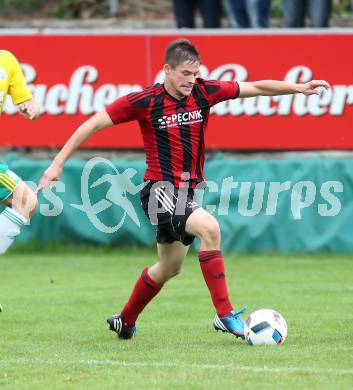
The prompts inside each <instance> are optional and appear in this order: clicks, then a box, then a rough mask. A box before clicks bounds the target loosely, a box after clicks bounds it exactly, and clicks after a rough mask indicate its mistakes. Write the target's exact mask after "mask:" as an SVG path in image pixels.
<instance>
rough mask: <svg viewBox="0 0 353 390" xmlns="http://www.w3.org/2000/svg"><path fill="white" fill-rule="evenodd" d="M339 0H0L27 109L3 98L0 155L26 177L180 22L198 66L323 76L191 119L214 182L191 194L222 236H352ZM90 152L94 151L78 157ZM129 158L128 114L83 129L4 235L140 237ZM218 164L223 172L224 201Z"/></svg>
mask: <svg viewBox="0 0 353 390" xmlns="http://www.w3.org/2000/svg"><path fill="white" fill-rule="evenodd" d="M352 3H353V2H352V1H349V0H334V1H330V0H311V1H310V0H303V1H301V0H272V1H270V0H223V1H216V0H213V1H208V0H198V1H196V0H195V1H183V0H174V1H171V0H151V1H148V2H147V1H141V0H100V1H93V0H85V1H81V0H61V1H51V0H46V1H43V0H21V1H19V0H0V48H2V49H6V50H10V51H12V52H13V53H14V54H15V55H16V57H17V58H18V59H19V61H20V62H21V64H22V67H23V71H24V74H25V76H26V80H27V82H28V84H29V86H30V88H31V90H32V92H33V94H34V97H35V98H36V100H37V101H38V103H39V104H40V106H41V110H42V115H41V117H40V118H39V119H38V120H37V121H35V122H26V121H24V120H23V119H22V118H21V117H20V116H19V114H18V113H17V110H16V108H15V107H14V106H13V104H12V102H11V100H10V99H8V100H7V102H6V107H5V112H4V115H3V116H2V118H1V123H0V126H1V133H2V135H1V141H0V147H1V158H2V160H4V161H6V162H7V163H8V165H9V166H10V168H11V169H12V170H14V171H15V172H16V173H17V174H19V175H20V176H21V177H22V178H23V179H24V180H26V181H27V182H29V183H30V185H31V186H32V187H33V188H35V186H36V184H37V182H38V180H39V178H40V176H41V175H42V173H43V171H44V170H45V168H46V167H47V166H48V164H49V163H50V160H51V159H52V158H53V157H54V156H55V154H56V153H57V151H58V150H59V148H60V147H61V146H62V145H63V144H64V143H65V141H66V140H67V138H68V137H69V136H70V134H72V132H73V131H74V130H75V129H76V127H77V126H78V125H79V124H80V123H82V121H84V120H86V119H87V118H88V117H89V116H90V115H92V114H93V113H95V112H98V111H100V110H102V109H104V107H105V105H107V104H109V103H111V102H113V101H114V100H115V99H117V98H119V97H120V96H123V95H125V94H127V93H130V92H133V91H139V90H141V89H142V88H144V87H145V86H147V85H151V84H153V83H155V82H162V81H163V75H162V73H161V69H162V66H163V61H164V50H165V47H166V45H167V44H168V43H169V42H170V41H171V40H173V39H175V38H178V37H187V38H188V39H190V40H191V41H192V42H194V43H195V44H196V45H197V46H198V48H199V50H200V52H201V58H202V67H201V76H202V77H204V78H210V79H219V80H237V81H247V80H248V81H253V80H259V79H278V80H287V81H291V82H306V81H309V80H311V79H313V78H314V79H325V80H327V81H328V82H329V83H330V84H331V87H332V88H331V89H330V90H329V91H327V92H322V93H321V94H320V95H317V96H312V97H305V96H301V95H296V96H283V97H279V98H278V97H275V98H270V97H258V98H251V99H245V100H244V99H236V100H234V101H229V102H224V103H220V104H219V105H217V106H216V107H214V109H213V111H212V116H211V118H210V123H209V127H208V130H207V134H206V146H207V154H206V157H207V161H206V175H207V178H208V180H209V181H210V182H212V183H213V186H212V187H208V188H206V189H205V191H204V193H203V194H202V197H203V199H202V202H203V206H204V207H209V209H210V210H213V213H214V215H215V216H216V217H217V219H219V221H220V223H221V227H222V231H223V249H224V250H225V251H229V252H253V251H255V252H263V251H280V252H297V251H310V252H327V251H332V252H351V251H352V250H353V242H352V240H351V231H352V228H353V222H352V219H351V218H350V215H351V208H352V206H351V202H350V199H351V196H352V182H353V173H352V172H353V169H352V168H353V158H352V156H353V155H352V150H353V135H352V131H351V123H352V120H353V108H352V105H353V72H352V69H353V59H352V53H353V30H352V26H353V13H352V8H353V4H352ZM97 156H100V157H102V158H104V159H105V160H102V161H99V162H95V163H94V164H93V165H87V162H88V161H89V160H90V159H91V158H93V157H97ZM144 169H145V162H144V153H143V145H142V137H141V135H140V133H139V128H138V124H137V123H128V124H124V125H121V126H118V127H114V128H111V129H108V130H105V131H104V132H101V133H100V134H97V135H95V136H94V137H92V138H91V139H90V140H89V141H87V143H86V144H85V145H84V147H83V148H82V149H81V150H80V151H79V152H78V153H77V154H76V155H75V156H74V157H73V158H72V159H71V160H70V161H69V162H68V164H67V167H66V169H65V171H64V175H63V177H62V182H61V183H59V184H58V185H57V186H56V187H55V188H53V189H52V190H47V191H46V192H43V193H42V194H41V195H40V199H39V200H40V208H39V210H38V212H37V213H36V215H35V216H34V217H33V219H32V221H31V226H30V227H29V228H28V229H26V231H25V232H24V234H23V235H21V237H20V239H19V244H20V245H27V244H28V245H29V244H31V243H33V242H37V243H40V244H41V245H42V244H46V245H47V244H50V243H53V242H65V243H66V242H71V243H73V244H82V243H84V244H87V243H88V244H94V245H96V244H98V245H101V244H104V245H109V246H126V245H131V246H146V245H153V244H154V228H153V227H152V226H150V224H149V222H148V221H147V220H146V218H145V217H144V215H143V213H142V210H141V208H140V204H139V202H140V201H139V194H138V193H136V191H134V190H133V188H135V187H136V186H138V185H139V184H141V182H142V178H143V172H144ZM84 174H85V175H86V176H85V175H84ZM104 175H105V176H104ZM83 176H84V177H85V178H86V182H85V183H83V182H82V180H83V179H82V177H83ZM103 176H104V177H105V178H106V180H101V181H100V182H99V183H100V184H99V185H98V184H97V183H96V182H97V181H98V180H99V179H100V178H102V177H103ZM126 178H128V180H129V183H130V184H131V187H129V186H127V185H126V180H125V179H126ZM229 178H232V180H233V181H234V182H236V183H237V184H236V185H235V186H234V188H232V190H231V193H230V200H229V204H228V206H229V207H228V209H227V212H226V213H224V207H223V206H222V200H223V199H224V191H225V187H224V186H225V185H226V184H227V183H228V182H227V180H229ZM224 183H226V184H224ZM276 183H277V184H276ZM276 186H277V187H278V186H279V187H278V188H277V187H276ZM274 188H277V189H276V190H275V189H274ZM222 189H223V192H222ZM276 191H277V192H276ZM275 194H277V195H275ZM102 202H103V203H102ZM124 202H125V203H124ZM126 202H127V203H126ZM102 204H104V205H103V206H102ZM127 204H128V205H129V207H130V206H131V207H132V208H129V207H128V208H126V205H127ZM124 205H125V206H124ZM222 207H223V208H222ZM129 210H130V212H129ZM131 210H134V211H131ZM195 246H196V247H197V243H196V244H195Z"/></svg>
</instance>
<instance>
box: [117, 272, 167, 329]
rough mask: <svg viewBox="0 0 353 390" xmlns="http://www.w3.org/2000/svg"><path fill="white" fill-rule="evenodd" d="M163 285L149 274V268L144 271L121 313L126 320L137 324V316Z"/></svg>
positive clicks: (128, 322)
mask: <svg viewBox="0 0 353 390" xmlns="http://www.w3.org/2000/svg"><path fill="white" fill-rule="evenodd" d="M161 288H162V286H159V285H158V284H157V283H156V282H155V281H154V280H152V279H151V278H150V276H149V275H148V268H145V269H144V270H143V271H142V274H141V276H140V277H139V278H138V279H137V282H136V284H135V287H134V289H133V290H132V293H131V295H130V298H129V300H128V302H127V304H126V305H125V306H124V308H123V310H122V312H121V315H122V316H123V318H124V321H125V322H126V323H127V324H128V325H129V326H132V325H134V324H135V322H136V320H137V317H138V316H139V314H140V313H141V312H142V310H143V309H144V308H145V306H146V305H147V304H148V302H150V301H151V300H152V299H153V297H155V296H156V295H157V294H158V293H159V291H160V289H161Z"/></svg>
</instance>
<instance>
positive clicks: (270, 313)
mask: <svg viewBox="0 0 353 390" xmlns="http://www.w3.org/2000/svg"><path fill="white" fill-rule="evenodd" d="M244 335H245V339H246V341H247V342H248V343H249V344H250V345H276V344H277V345H278V344H282V343H283V342H284V340H285V339H286V337H287V323H286V320H285V319H284V318H283V317H282V316H281V314H279V313H278V312H276V311H274V310H272V309H261V310H257V311H254V312H253V313H252V314H250V316H249V318H248V319H247V320H246V322H245V325H244Z"/></svg>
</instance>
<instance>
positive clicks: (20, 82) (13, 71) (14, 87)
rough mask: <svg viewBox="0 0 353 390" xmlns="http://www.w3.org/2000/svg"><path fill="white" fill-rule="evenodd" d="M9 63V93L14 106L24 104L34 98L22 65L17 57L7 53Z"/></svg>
mask: <svg viewBox="0 0 353 390" xmlns="http://www.w3.org/2000/svg"><path fill="white" fill-rule="evenodd" d="M7 57H8V58H7V62H8V66H9V90H8V93H9V95H10V96H11V98H12V101H13V103H14V104H20V103H23V102H25V101H27V100H29V99H31V98H32V94H31V92H30V90H29V89H28V86H27V83H26V80H25V78H24V75H23V72H22V69H21V66H20V64H19V63H18V61H17V59H16V57H15V56H14V55H13V54H11V53H10V52H7Z"/></svg>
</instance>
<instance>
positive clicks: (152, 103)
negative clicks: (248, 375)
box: [38, 39, 329, 339]
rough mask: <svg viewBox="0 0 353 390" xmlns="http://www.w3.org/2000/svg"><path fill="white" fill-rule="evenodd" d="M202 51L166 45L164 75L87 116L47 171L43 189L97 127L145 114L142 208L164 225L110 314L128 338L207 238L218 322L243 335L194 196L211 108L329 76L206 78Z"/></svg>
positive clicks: (185, 44) (215, 238)
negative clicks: (192, 249)
mask: <svg viewBox="0 0 353 390" xmlns="http://www.w3.org/2000/svg"><path fill="white" fill-rule="evenodd" d="M199 68H200V56H199V53H198V51H197V48H196V47H195V46H194V45H193V44H192V43H191V42H190V41H188V40H186V39H178V40H176V41H173V42H171V43H170V44H169V45H168V47H167V50H166V57H165V65H164V72H165V81H164V83H163V84H156V85H154V86H153V87H149V88H146V89H144V90H143V91H142V92H136V93H131V94H129V95H127V96H123V97H121V98H119V99H117V100H116V101H115V102H114V103H112V104H111V105H109V106H108V107H106V109H105V110H103V111H102V112H99V113H97V114H95V115H94V116H92V117H91V118H90V119H88V120H87V121H86V122H84V123H83V124H82V125H81V126H80V127H79V128H78V129H77V130H76V131H75V133H74V134H73V135H72V136H71V138H70V139H69V140H68V141H67V143H66V144H65V146H64V147H63V149H62V150H61V151H60V152H59V153H58V155H57V156H56V157H55V159H54V161H53V162H52V164H51V165H50V167H49V168H48V169H47V170H46V171H45V173H44V175H43V177H42V179H41V181H40V183H39V186H38V189H39V190H40V189H42V188H43V187H44V186H46V185H47V184H48V183H50V182H53V181H55V180H58V179H59V178H60V175H61V172H62V168H63V165H64V163H65V161H66V160H67V159H68V158H69V157H70V156H71V154H72V153H73V152H74V151H75V150H76V149H77V148H78V147H79V146H80V145H81V144H82V143H83V142H84V141H86V140H87V139H88V138H89V137H90V136H91V135H92V134H94V133H95V132H97V131H99V130H101V129H103V128H106V127H109V126H112V125H114V124H119V123H123V122H127V121H133V120H138V122H139V125H140V128H141V132H142V136H143V141H144V148H145V151H146V158H147V171H146V174H145V177H144V179H145V181H146V186H145V187H144V189H143V190H142V192H141V204H142V207H143V209H144V211H145V213H146V214H147V216H148V217H149V218H150V220H151V222H152V223H153V224H156V225H157V252H158V260H157V262H156V263H155V264H154V265H152V266H150V267H148V268H145V269H144V270H143V272H142V274H141V276H140V277H139V278H138V280H137V282H136V284H135V286H134V288H133V291H132V293H131V295H130V298H129V299H128V301H127V303H126V305H125V306H124V308H123V309H122V311H121V313H120V314H116V315H113V316H112V317H110V318H108V320H107V322H108V324H109V328H110V329H111V330H113V331H115V332H116V333H117V334H118V335H119V337H120V338H122V339H131V338H132V337H134V335H135V333H136V326H135V322H136V320H137V318H138V316H139V314H140V313H141V312H142V310H143V309H144V308H145V306H146V305H147V304H148V303H149V302H150V301H151V300H152V299H153V297H154V296H156V295H157V294H158V293H159V291H160V290H161V288H162V287H163V285H164V283H165V282H166V281H167V280H168V279H170V278H172V277H173V276H175V275H177V274H178V273H179V272H180V270H181V267H182V264H183V261H184V258H185V256H186V254H187V251H188V249H189V246H190V244H191V243H192V241H193V240H194V238H195V237H198V238H199V239H200V240H201V247H200V252H199V260H200V266H201V269H202V273H203V276H204V279H205V282H206V285H207V287H208V289H209V292H210V295H211V299H212V302H213V304H214V306H215V310H216V315H215V318H214V322H213V323H214V327H215V329H216V330H223V331H226V332H229V333H232V334H234V335H235V336H237V337H241V338H244V324H243V320H242V319H241V317H240V314H241V313H242V312H243V311H238V312H236V311H235V310H234V308H233V306H232V304H231V302H230V300H229V295H228V289H227V283H226V276H225V270H224V262H223V257H222V252H221V250H220V241H221V235H220V228H219V224H218V222H217V220H216V219H215V218H214V217H213V216H212V215H211V214H209V213H208V212H207V211H206V210H204V209H203V208H201V207H200V206H199V205H198V204H197V202H195V199H194V188H195V187H196V186H197V185H198V183H202V182H203V181H204V172H203V166H204V149H205V145H204V133H205V129H206V126H207V122H208V117H209V112H210V108H211V107H212V106H213V105H215V104H217V103H219V102H221V101H224V100H228V99H236V98H246V97H251V96H261V95H264V96H274V95H286V94H295V93H303V94H305V95H312V94H319V93H320V92H319V91H318V90H317V89H316V88H317V87H324V88H329V85H328V83H327V82H326V81H323V80H319V81H317V80H313V81H310V82H308V83H303V84H291V83H287V82H283V81H274V80H263V81H255V82H239V83H237V82H232V81H212V80H204V79H201V78H199Z"/></svg>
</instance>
